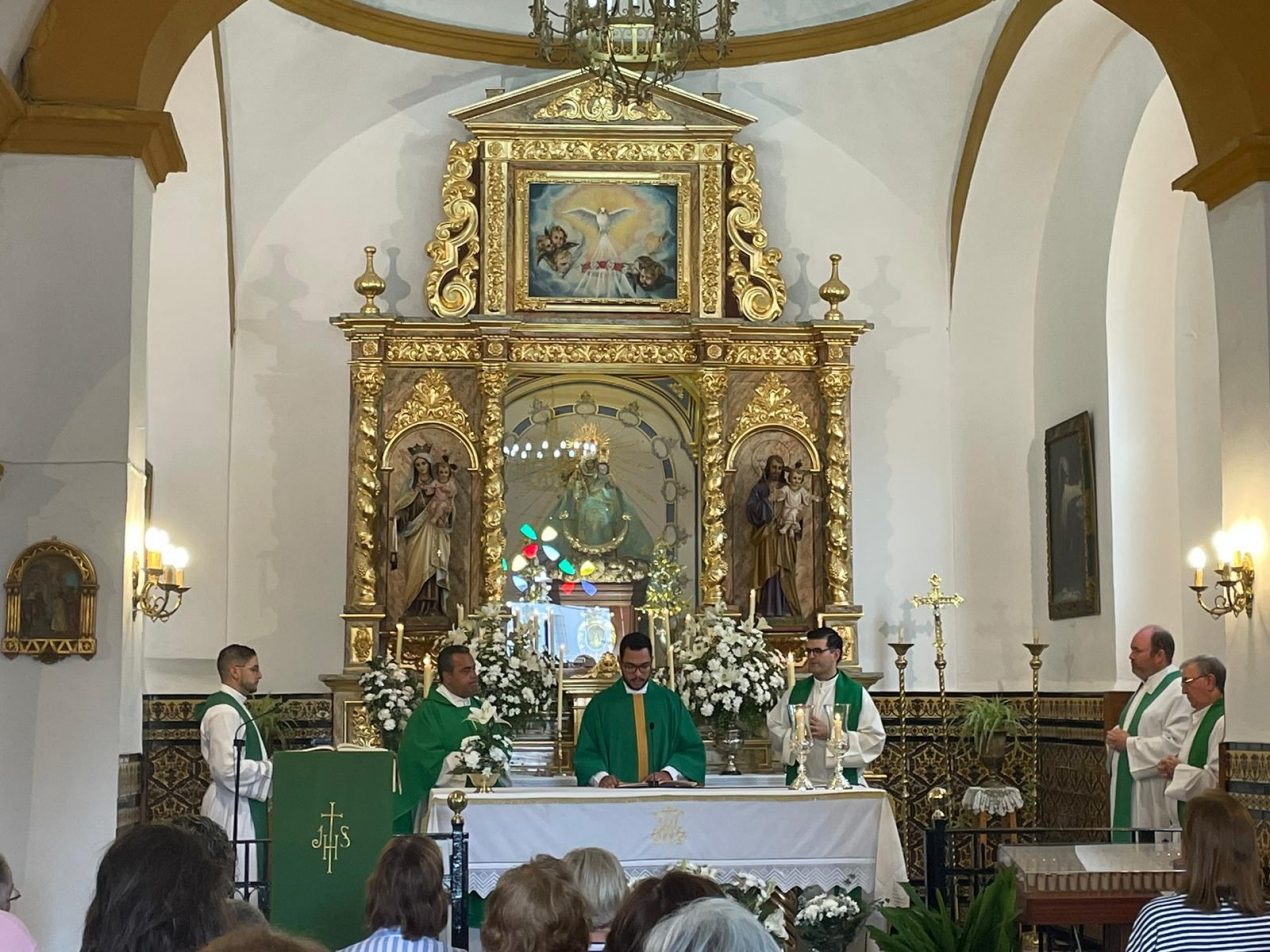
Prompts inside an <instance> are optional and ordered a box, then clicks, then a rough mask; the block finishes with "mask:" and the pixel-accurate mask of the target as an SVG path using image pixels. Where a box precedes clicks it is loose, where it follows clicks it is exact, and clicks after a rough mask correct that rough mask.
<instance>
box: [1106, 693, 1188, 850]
mask: <svg viewBox="0 0 1270 952" xmlns="http://www.w3.org/2000/svg"><path fill="white" fill-rule="evenodd" d="M1181 677H1182V672H1181V671H1170V672H1169V673H1168V674H1167V675H1165V676H1164V678H1163V679H1161V681H1160V683H1159V684H1157V685H1156V686H1155V690H1154V691H1152V692H1151V693H1150V694H1148V695H1147V696H1146V697H1145V698H1143V699H1142V703H1141V704H1139V705H1138V709H1137V710H1136V711H1134V712H1133V720H1132V721H1130V722H1129V726H1128V727H1127V728H1126V727H1125V724H1124V718H1125V714H1127V713H1128V712H1129V704H1132V703H1133V698H1130V699H1129V704H1126V705H1125V706H1124V710H1123V711H1121V712H1120V720H1119V721H1118V722H1117V723H1118V724H1119V726H1120V729H1121V730H1124V731H1127V732H1128V734H1129V736H1130V737H1137V736H1138V722H1139V721H1141V720H1142V712H1143V711H1145V710H1146V709H1147V708H1148V707H1150V706H1151V705H1152V704H1153V703H1154V702H1155V699H1156V698H1158V697H1159V696H1160V695H1161V694H1163V693H1164V689H1165V688H1167V687H1168V686H1169V685H1170V684H1172V683H1173V682H1174V681H1177V680H1178V679H1179V678H1181ZM1111 825H1112V826H1116V827H1128V826H1132V825H1133V775H1132V774H1130V773H1129V752H1128V751H1127V750H1122V751H1120V753H1119V755H1118V756H1117V757H1116V802H1115V804H1114V808H1113V810H1112V814H1111ZM1132 839H1133V837H1132V835H1131V834H1130V833H1129V831H1128V830H1120V831H1117V832H1115V833H1112V834H1111V842H1113V843H1128V842H1130V841H1131V840H1132Z"/></svg>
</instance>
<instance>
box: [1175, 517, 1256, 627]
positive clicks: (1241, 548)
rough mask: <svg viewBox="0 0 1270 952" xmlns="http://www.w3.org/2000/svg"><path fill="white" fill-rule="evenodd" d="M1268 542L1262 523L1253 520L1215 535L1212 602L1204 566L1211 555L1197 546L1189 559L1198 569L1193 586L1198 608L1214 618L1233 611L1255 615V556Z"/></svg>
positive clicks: (1188, 556)
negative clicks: (1208, 597) (1209, 602)
mask: <svg viewBox="0 0 1270 952" xmlns="http://www.w3.org/2000/svg"><path fill="white" fill-rule="evenodd" d="M1264 544H1265V534H1264V533H1263V532H1262V530H1261V526H1260V525H1258V524H1256V523H1253V522H1240V523H1236V525H1235V526H1234V528H1232V529H1231V530H1230V531H1229V532H1227V531H1225V530H1223V531H1220V532H1218V533H1217V534H1215V535H1214V536H1213V553H1214V554H1215V555H1216V557H1217V567H1216V569H1215V574H1216V575H1217V586H1218V589H1217V591H1216V592H1215V593H1214V595H1213V604H1212V606H1211V607H1210V606H1208V605H1205V604H1204V592H1205V591H1206V590H1207V588H1208V586H1206V585H1205V584H1204V565H1205V563H1206V562H1207V561H1208V555H1207V553H1205V552H1204V550H1203V549H1202V548H1200V547H1199V546H1196V547H1195V548H1193V549H1191V551H1190V552H1189V553H1188V554H1187V556H1186V561H1187V562H1188V563H1189V564H1190V566H1191V568H1192V569H1194V570H1195V580H1194V582H1193V583H1192V585H1191V586H1190V589H1191V591H1192V592H1194V593H1195V601H1197V602H1198V603H1199V607H1200V608H1202V609H1204V611H1206V612H1208V614H1210V615H1212V616H1213V617H1214V618H1221V617H1222V616H1223V615H1230V614H1233V615H1235V617H1236V618H1237V617H1239V616H1240V615H1241V614H1247V615H1248V616H1249V617H1251V616H1252V583H1253V579H1254V577H1255V574H1256V573H1255V572H1254V569H1253V557H1254V556H1257V555H1260V554H1261V550H1262V547H1263V546H1264Z"/></svg>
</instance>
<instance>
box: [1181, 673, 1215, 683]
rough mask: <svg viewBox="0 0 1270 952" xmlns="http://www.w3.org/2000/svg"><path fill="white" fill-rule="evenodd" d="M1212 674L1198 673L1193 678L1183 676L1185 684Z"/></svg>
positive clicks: (1209, 676)
mask: <svg viewBox="0 0 1270 952" xmlns="http://www.w3.org/2000/svg"><path fill="white" fill-rule="evenodd" d="M1211 677H1212V675H1211V674H1197V675H1195V677H1193V678H1182V683H1183V684H1190V683H1191V682H1192V681H1198V680H1199V679H1200V678H1211Z"/></svg>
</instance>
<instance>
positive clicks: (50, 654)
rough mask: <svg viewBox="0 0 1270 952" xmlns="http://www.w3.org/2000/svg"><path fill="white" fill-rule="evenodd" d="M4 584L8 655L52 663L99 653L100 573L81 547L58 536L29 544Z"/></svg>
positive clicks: (0, 649) (5, 651)
mask: <svg viewBox="0 0 1270 952" xmlns="http://www.w3.org/2000/svg"><path fill="white" fill-rule="evenodd" d="M4 588H5V627H4V642H3V646H0V653H3V654H4V656H5V657H6V658H16V657H18V656H20V655H32V656H34V657H36V658H38V659H39V660H40V661H43V662H45V663H52V662H54V661H59V660H61V659H62V658H64V657H68V656H70V655H79V656H80V657H84V658H91V657H92V656H93V655H95V654H96V653H97V635H96V626H97V573H96V571H95V570H94V569H93V563H92V562H91V561H90V560H89V558H88V556H87V555H86V554H85V553H84V552H83V551H82V550H81V549H79V548H77V547H76V546H73V545H71V544H70V543H67V542H62V541H61V540H59V539H57V538H56V537H55V538H52V539H49V540H47V541H45V542H37V543H36V544H35V545H32V546H28V547H27V548H26V549H24V550H23V552H22V554H21V555H19V556H18V557H17V558H16V559H15V560H14V561H13V564H12V565H11V566H10V567H9V574H8V576H7V577H6V578H5V583H4Z"/></svg>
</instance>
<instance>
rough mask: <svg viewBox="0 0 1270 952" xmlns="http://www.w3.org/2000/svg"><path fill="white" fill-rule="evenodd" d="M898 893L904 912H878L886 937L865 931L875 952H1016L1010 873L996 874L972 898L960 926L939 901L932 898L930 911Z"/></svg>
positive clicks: (876, 930) (885, 909) (914, 895)
mask: <svg viewBox="0 0 1270 952" xmlns="http://www.w3.org/2000/svg"><path fill="white" fill-rule="evenodd" d="M904 888H905V891H906V892H907V893H908V896H909V906H908V908H907V909H903V908H900V907H898V906H891V907H883V909H882V915H883V917H884V918H885V919H886V921H887V924H888V925H890V927H891V931H890V932H889V933H888V932H884V931H882V930H881V929H879V928H877V927H876V926H869V934H870V935H871V936H872V937H873V941H874V942H876V943H877V947H878V949H879V952H1017V950H1018V948H1019V930H1018V928H1017V926H1015V924H1014V919H1015V915H1016V912H1015V893H1016V891H1017V884H1016V882H1015V876H1014V870H1013V869H1002V870H999V871H998V872H997V874H996V876H994V877H993V879H992V882H990V883H989V884H988V886H987V888H985V889H984V890H983V892H981V893H979V895H977V896H975V899H974V902H972V903H971V904H970V908H969V909H968V910H967V911H966V916H965V918H964V919H963V920H962V921H961V922H957V921H955V920H954V919H953V917H952V915H951V914H950V913H949V912H948V909H947V907H946V906H945V905H944V900H943V897H942V896H938V895H937V896H936V900H937V901H936V908H934V909H932V908H930V906H928V905H926V903H924V902H922V900H921V898H920V897H919V896H918V895H917V893H916V892H915V891H914V890H913V888H912V887H911V886H905V887H904Z"/></svg>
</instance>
